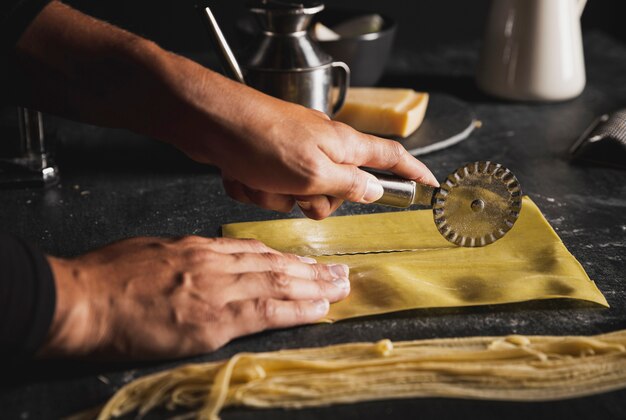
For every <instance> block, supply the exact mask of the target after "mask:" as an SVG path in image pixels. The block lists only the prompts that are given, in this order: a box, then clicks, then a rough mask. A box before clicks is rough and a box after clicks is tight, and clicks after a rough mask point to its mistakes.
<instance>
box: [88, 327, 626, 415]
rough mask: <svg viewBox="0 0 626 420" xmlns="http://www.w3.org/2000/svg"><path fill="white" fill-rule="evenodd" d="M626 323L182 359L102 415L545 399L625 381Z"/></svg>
mask: <svg viewBox="0 0 626 420" xmlns="http://www.w3.org/2000/svg"><path fill="white" fill-rule="evenodd" d="M625 346H626V331H618V332H615V333H611V334H602V335H597V336H591V337H586V336H567V337H555V336H536V337H526V336H519V335H514V336H505V337H468V338H447V339H436V340H417V341H404V342H397V343H392V342H391V341H389V340H381V341H379V342H377V343H352V344H342V345H335V346H330V347H321V348H310V349H296V350H282V351H277V352H269V353H257V354H253V353H240V354H237V355H235V356H234V357H232V358H231V359H230V360H227V361H222V362H212V363H202V364H192V365H186V366H181V367H178V368H175V369H172V370H168V371H165V372H160V373H156V374H153V375H150V376H146V377H144V378H140V379H137V380H135V381H133V382H131V383H130V384H128V385H126V386H124V387H123V388H122V389H120V390H119V391H118V392H117V393H116V394H115V395H114V396H113V397H112V398H111V399H110V400H109V402H108V403H107V404H106V405H105V406H104V408H103V409H102V410H101V411H100V414H99V417H98V419H99V420H106V419H110V418H112V417H118V416H123V415H126V414H129V413H132V412H137V413H139V416H141V415H143V414H145V413H147V412H148V411H150V410H152V409H153V408H155V407H157V406H163V405H165V406H167V407H169V408H172V409H173V408H185V409H186V410H188V411H189V414H188V415H184V416H183V417H182V418H197V419H205V420H215V419H218V416H219V413H220V411H221V410H222V408H224V407H229V406H247V407H283V408H302V407H316V406H324V405H329V404H338V403H352V402H357V401H372V400H382V399H390V398H415V397H456V398H476V399H491V400H510V401H542V400H543V401H545V400H557V399H564V398H573V397H581V396H586V395H592V394H596V393H601V392H607V391H611V390H615V389H619V388H623V387H625V386H626V347H625Z"/></svg>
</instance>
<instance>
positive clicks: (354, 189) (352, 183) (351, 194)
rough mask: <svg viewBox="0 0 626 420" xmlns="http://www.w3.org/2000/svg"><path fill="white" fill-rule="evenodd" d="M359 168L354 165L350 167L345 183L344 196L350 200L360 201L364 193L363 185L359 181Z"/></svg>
mask: <svg viewBox="0 0 626 420" xmlns="http://www.w3.org/2000/svg"><path fill="white" fill-rule="evenodd" d="M359 175H360V174H359V169H358V168H357V167H356V166H353V167H351V170H350V175H349V177H350V179H349V181H348V183H347V184H346V185H347V187H346V191H345V194H346V198H347V199H348V200H350V201H360V200H361V199H362V198H363V196H364V195H365V186H364V185H363V183H362V182H361V177H360V176H359Z"/></svg>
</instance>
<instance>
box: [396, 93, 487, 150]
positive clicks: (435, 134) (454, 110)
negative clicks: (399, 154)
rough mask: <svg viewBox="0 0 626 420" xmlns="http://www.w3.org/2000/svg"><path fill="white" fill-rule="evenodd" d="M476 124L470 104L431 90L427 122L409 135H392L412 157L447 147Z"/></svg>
mask: <svg viewBox="0 0 626 420" xmlns="http://www.w3.org/2000/svg"><path fill="white" fill-rule="evenodd" d="M475 127H476V115H475V114H474V111H472V109H471V108H470V106H469V105H468V104H467V103H465V102H463V101H461V100H459V99H456V98H455V97H453V96H450V95H445V94H442V93H432V94H430V98H429V101H428V108H427V109H426V116H425V117H424V122H422V125H421V126H420V127H419V128H418V129H417V131H415V132H414V133H413V134H411V135H410V136H408V137H407V138H404V139H403V138H400V137H391V138H392V139H394V140H396V141H398V142H400V143H401V144H402V145H403V146H404V148H405V149H406V150H408V151H409V153H411V154H412V155H413V156H419V155H424V154H426V153H431V152H434V151H437V150H441V149H445V148H446V147H450V146H452V145H455V144H457V143H458V142H460V141H463V140H465V139H466V138H468V137H469V135H470V134H471V133H472V131H474V128H475Z"/></svg>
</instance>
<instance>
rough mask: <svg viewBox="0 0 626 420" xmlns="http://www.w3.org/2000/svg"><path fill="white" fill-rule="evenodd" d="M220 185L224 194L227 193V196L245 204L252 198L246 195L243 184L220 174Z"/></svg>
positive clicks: (250, 202)
mask: <svg viewBox="0 0 626 420" xmlns="http://www.w3.org/2000/svg"><path fill="white" fill-rule="evenodd" d="M222 185H223V186H224V191H226V194H228V196H229V197H230V198H232V199H233V200H236V201H239V202H241V203H245V204H252V200H251V199H250V197H248V196H247V195H246V192H245V190H244V185H243V184H242V183H241V182H239V181H236V180H234V179H232V178H228V177H226V176H222Z"/></svg>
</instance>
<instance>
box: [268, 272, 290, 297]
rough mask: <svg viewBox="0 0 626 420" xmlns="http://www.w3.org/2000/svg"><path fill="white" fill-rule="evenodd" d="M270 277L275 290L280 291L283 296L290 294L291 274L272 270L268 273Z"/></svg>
mask: <svg viewBox="0 0 626 420" xmlns="http://www.w3.org/2000/svg"><path fill="white" fill-rule="evenodd" d="M268 277H269V279H270V284H271V287H272V289H273V290H274V291H275V292H278V293H279V294H280V295H281V297H284V296H285V295H287V294H288V292H289V290H290V286H291V279H290V278H289V276H287V275H286V274H284V273H279V272H276V271H270V272H269V273H268Z"/></svg>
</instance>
